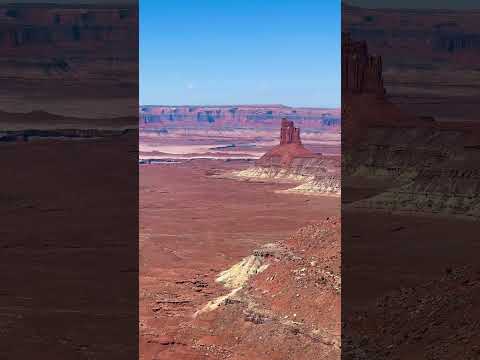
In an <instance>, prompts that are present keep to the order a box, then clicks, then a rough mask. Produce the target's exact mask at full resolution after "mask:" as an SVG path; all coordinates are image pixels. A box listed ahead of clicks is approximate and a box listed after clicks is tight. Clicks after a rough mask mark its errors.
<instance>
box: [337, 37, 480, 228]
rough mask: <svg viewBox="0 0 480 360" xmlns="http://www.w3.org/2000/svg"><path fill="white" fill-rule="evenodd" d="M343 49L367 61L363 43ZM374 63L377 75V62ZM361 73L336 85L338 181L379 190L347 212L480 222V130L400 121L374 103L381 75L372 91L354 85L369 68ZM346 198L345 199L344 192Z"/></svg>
mask: <svg viewBox="0 0 480 360" xmlns="http://www.w3.org/2000/svg"><path fill="white" fill-rule="evenodd" d="M342 46H343V47H344V54H343V55H342V56H343V57H344V58H350V59H355V58H356V59H360V58H363V59H367V58H370V56H369V55H368V52H366V51H367V47H366V44H365V43H364V42H352V40H351V39H350V37H348V36H344V39H343V42H342ZM373 62H374V63H376V64H378V65H380V68H379V69H376V70H375V71H380V72H381V71H382V68H381V63H382V62H381V60H380V59H377V60H375V61H373ZM347 63H348V61H347ZM354 68H357V66H355V67H354ZM360 68H362V67H360ZM362 69H363V70H362V71H359V72H355V71H353V74H354V79H353V80H352V81H351V82H345V83H342V86H344V87H345V91H343V90H344V89H342V96H343V108H342V111H343V112H344V114H343V116H342V117H343V120H344V124H345V127H344V128H343V131H342V144H343V147H344V154H343V158H342V174H343V176H344V181H345V183H346V184H357V185H358V184H363V186H367V187H372V188H373V189H375V188H376V189H377V190H378V191H377V192H376V193H375V194H374V196H373V197H370V198H365V199H362V200H360V201H357V202H354V203H353V204H351V205H349V207H351V208H355V209H362V210H375V211H389V212H406V213H414V214H416V215H418V214H428V215H432V214H443V215H452V214H455V215H461V216H466V217H469V218H476V219H479V218H480V214H479V210H478V209H479V205H478V204H479V200H480V188H479V187H478V181H477V175H476V174H477V173H478V171H479V168H478V160H477V159H479V158H480V151H479V146H478V145H479V144H480V127H479V126H477V125H475V124H466V123H459V122H451V123H448V122H441V123H440V122H437V121H435V120H434V119H432V118H428V117H414V116H412V115H409V114H406V113H404V112H403V111H402V110H400V109H399V108H398V107H397V106H396V105H394V104H392V103H391V102H390V101H389V100H388V98H387V97H386V96H379V95H381V91H378V88H377V87H376V86H380V85H381V83H382V82H381V76H380V77H379V76H377V75H375V77H374V79H376V80H378V81H377V82H376V86H373V87H372V86H363V85H362V86H360V85H358V86H357V84H363V83H364V80H362V79H365V78H366V77H367V78H368V75H366V74H370V70H368V66H367V67H363V68H362ZM343 70H344V71H347V72H348V71H350V70H349V68H348V67H344V68H343ZM367 83H372V81H368V82H367ZM352 84H353V85H352ZM385 184H387V185H385ZM446 184H448V185H446ZM344 195H345V196H346V198H347V199H348V198H349V194H348V192H347V193H345V194H344Z"/></svg>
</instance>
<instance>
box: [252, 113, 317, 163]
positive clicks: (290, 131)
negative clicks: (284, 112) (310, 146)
mask: <svg viewBox="0 0 480 360" xmlns="http://www.w3.org/2000/svg"><path fill="white" fill-rule="evenodd" d="M314 157H317V155H315V154H314V153H313V152H311V151H310V150H307V149H306V148H305V147H304V146H303V145H302V140H301V138H300V129H299V128H297V127H295V126H294V122H293V121H290V120H287V119H283V120H282V125H281V128H280V144H279V145H277V146H275V147H274V148H272V149H271V150H270V151H268V152H267V153H265V154H264V155H263V156H262V157H261V158H260V159H258V161H257V162H256V165H258V166H269V165H277V164H278V165H281V166H289V165H290V164H291V163H292V161H293V160H294V159H295V158H314Z"/></svg>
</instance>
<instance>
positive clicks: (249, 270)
mask: <svg viewBox="0 0 480 360" xmlns="http://www.w3.org/2000/svg"><path fill="white" fill-rule="evenodd" d="M340 230H341V228H340V219H339V218H330V219H329V218H327V219H326V220H323V221H321V222H320V223H318V224H312V225H309V226H306V227H303V228H301V229H299V230H298V232H296V233H295V234H293V235H292V236H291V237H290V238H289V239H288V240H286V241H281V242H277V243H272V244H266V245H265V246H263V247H262V248H260V249H258V250H255V251H254V252H253V254H252V255H250V256H248V257H246V258H245V259H244V260H242V261H241V262H239V263H237V264H235V265H233V266H232V267H231V268H230V269H228V270H226V271H223V272H222V273H221V274H220V275H219V278H218V279H217V281H218V282H220V283H223V284H224V285H225V287H226V288H227V289H228V290H230V292H229V293H228V294H227V295H224V296H221V297H219V298H218V299H215V300H214V301H212V302H209V303H208V304H206V305H204V306H203V307H201V308H200V310H199V311H198V312H197V313H196V316H195V320H194V321H193V323H192V326H188V327H184V328H183V329H181V330H180V332H181V334H182V336H183V337H184V338H188V339H194V344H195V345H194V346H197V347H199V348H200V347H201V346H202V345H203V344H204V342H205V341H206V340H207V339H208V340H213V339H214V341H213V342H211V343H213V344H214V346H212V347H213V348H215V349H216V350H217V351H219V352H222V353H228V354H230V355H233V356H232V358H235V359H237V358H238V359H240V358H241V359H244V358H246V357H245V355H248V356H249V357H251V358H254V359H262V360H263V359H265V360H266V359H280V358H282V359H283V358H285V359H305V360H313V359H319V358H322V359H328V360H334V359H339V358H340V342H341V338H340V331H341V328H340V321H341V320H340V315H341V314H340V294H341V277H340V263H341V257H340V233H341V231H340ZM231 289H233V290H231ZM319 310H320V311H319ZM205 324H208V325H209V329H212V330H210V331H209V333H208V335H207V336H205V330H204V329H205V328H206V326H205ZM209 343H210V342H209ZM237 354H242V356H240V357H239V356H237ZM229 357H230V356H223V357H219V358H222V359H226V358H229Z"/></svg>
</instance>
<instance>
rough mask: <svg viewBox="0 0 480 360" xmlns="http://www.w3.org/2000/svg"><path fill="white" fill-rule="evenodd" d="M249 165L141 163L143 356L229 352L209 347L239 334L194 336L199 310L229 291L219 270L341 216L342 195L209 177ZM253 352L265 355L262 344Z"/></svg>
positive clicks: (212, 356)
mask: <svg viewBox="0 0 480 360" xmlns="http://www.w3.org/2000/svg"><path fill="white" fill-rule="evenodd" d="M246 166H248V164H246V163H242V162H223V161H209V160H195V161H190V162H187V163H183V164H175V165H171V164H170V165H168V164H158V165H148V166H141V167H140V354H141V359H145V360H147V359H148V360H150V359H162V360H167V359H172V360H173V359H182V360H183V359H192V360H193V359H223V358H226V356H229V355H228V354H222V353H215V352H209V351H208V346H209V345H212V344H209V342H210V341H212V342H214V343H228V342H229V341H230V340H231V339H227V338H222V337H221V335H220V336H216V337H209V336H206V337H204V338H203V340H202V342H204V343H205V346H206V347H194V346H193V345H194V344H193V343H192V337H191V336H189V335H187V334H188V330H189V328H191V327H192V325H193V320H194V319H193V314H194V313H195V312H196V311H197V310H199V309H200V308H202V307H203V306H204V305H205V304H207V303H208V302H209V301H210V300H213V299H214V298H216V297H218V296H220V295H225V294H226V293H228V291H226V290H225V288H223V286H221V285H219V284H217V283H215V278H216V277H217V275H218V274H219V273H220V272H221V271H223V270H225V269H228V268H229V267H231V266H232V265H234V264H235V263H237V262H239V261H240V260H241V259H242V258H244V257H246V256H248V255H250V254H251V253H252V251H253V250H254V249H257V248H259V247H261V246H262V245H264V244H266V243H272V242H281V241H285V240H287V239H288V238H289V236H290V235H291V234H292V233H295V232H296V231H297V230H298V229H300V228H302V227H304V226H307V225H312V224H315V223H318V222H319V221H320V220H321V219H324V218H326V217H328V216H335V215H338V213H339V207H340V202H339V201H338V199H337V198H332V197H305V196H303V195H295V194H278V193H275V190H280V189H285V188H288V186H289V185H288V184H283V185H279V184H265V183H249V182H237V181H235V180H231V179H224V178H221V179H220V178H215V177H212V176H209V174H213V173H215V172H223V171H227V170H234V169H241V168H244V167H246ZM259 281H261V279H259ZM211 330H212V331H213V329H211ZM220 334H228V332H227V333H222V332H220ZM224 336H226V335H224ZM213 345H214V344H213ZM250 352H251V354H252V356H257V357H255V358H259V357H258V356H260V355H261V354H262V349H255V348H252V349H250ZM255 354H256V355H255ZM237 355H238V354H237ZM262 356H263V355H262Z"/></svg>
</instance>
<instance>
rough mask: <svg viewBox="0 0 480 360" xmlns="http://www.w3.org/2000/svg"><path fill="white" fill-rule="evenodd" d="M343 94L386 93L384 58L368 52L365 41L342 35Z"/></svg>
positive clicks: (379, 94)
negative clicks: (383, 73) (383, 71)
mask: <svg viewBox="0 0 480 360" xmlns="http://www.w3.org/2000/svg"><path fill="white" fill-rule="evenodd" d="M342 41H343V43H342V94H344V93H345V92H352V93H372V94H376V95H378V96H379V97H383V96H384V95H385V88H384V86H383V75H382V58H381V57H380V56H372V55H370V54H369V53H368V47H367V43H366V42H365V41H353V40H352V39H351V38H350V35H348V34H343V35H342Z"/></svg>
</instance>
